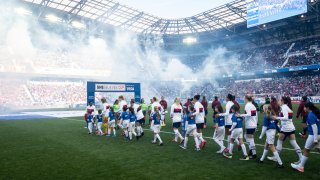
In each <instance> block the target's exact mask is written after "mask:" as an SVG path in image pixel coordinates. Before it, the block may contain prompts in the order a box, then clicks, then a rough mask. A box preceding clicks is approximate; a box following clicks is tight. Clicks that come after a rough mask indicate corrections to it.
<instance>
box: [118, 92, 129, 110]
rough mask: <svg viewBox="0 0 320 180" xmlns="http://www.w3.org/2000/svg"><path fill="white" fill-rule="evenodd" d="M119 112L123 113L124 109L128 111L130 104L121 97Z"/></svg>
mask: <svg viewBox="0 0 320 180" xmlns="http://www.w3.org/2000/svg"><path fill="white" fill-rule="evenodd" d="M118 99H119V110H120V112H122V110H123V107H126V109H127V110H128V103H127V101H125V100H124V97H123V96H122V95H121V96H119V98H118Z"/></svg>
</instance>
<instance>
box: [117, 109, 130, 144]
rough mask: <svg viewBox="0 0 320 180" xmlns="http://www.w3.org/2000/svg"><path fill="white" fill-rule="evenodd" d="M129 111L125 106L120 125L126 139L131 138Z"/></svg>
mask: <svg viewBox="0 0 320 180" xmlns="http://www.w3.org/2000/svg"><path fill="white" fill-rule="evenodd" d="M127 110H128V108H127V106H123V108H122V113H121V116H120V124H119V125H120V127H121V128H122V129H123V131H124V134H125V137H126V138H127V139H128V138H129V134H128V129H129V125H130V117H129V113H128V111H127Z"/></svg>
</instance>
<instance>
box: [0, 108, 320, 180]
mask: <svg viewBox="0 0 320 180" xmlns="http://www.w3.org/2000/svg"><path fill="white" fill-rule="evenodd" d="M242 108H243V107H242ZM296 108H297V106H296V105H295V106H294V111H295V112H296ZM207 117H208V126H207V129H205V132H204V136H206V137H212V134H213V132H214V129H213V128H212V118H211V117H212V112H211V111H210V112H209V114H208V116H207ZM168 119H169V118H168V116H167V120H168ZM259 121H260V127H259V132H257V133H256V138H255V139H256V143H257V144H264V140H265V139H263V140H259V139H258V136H259V135H260V130H261V124H262V122H261V121H262V114H259ZM170 124H171V122H170V121H167V126H166V127H163V128H162V129H161V130H162V131H165V132H168V133H161V137H162V139H163V140H164V143H165V144H164V146H158V145H153V144H151V140H152V138H153V134H152V133H151V132H150V131H148V130H146V131H145V136H144V137H143V138H141V139H139V140H138V141H136V140H133V141H126V140H124V138H123V137H122V136H120V133H119V131H118V132H117V134H118V136H117V137H106V136H103V137H100V136H95V135H88V134H87V129H85V128H84V125H85V123H84V120H83V117H78V118H54V119H31V120H1V121H0V136H1V138H0V143H1V147H0V149H1V153H0V159H1V163H0V179H140V180H141V179H214V178H220V179H222V178H224V179H231V178H232V179H319V177H320V163H319V162H320V154H319V153H313V154H311V156H310V158H309V161H308V162H307V164H306V167H305V173H299V172H295V171H294V170H292V169H291V166H290V163H291V162H294V161H296V160H297V158H298V157H297V155H296V153H295V152H294V151H292V150H288V149H284V150H283V151H282V153H281V158H282V160H283V162H284V165H285V168H284V169H276V168H275V163H274V162H271V161H268V160H265V162H264V164H258V163H257V162H256V160H250V161H240V160H239V158H240V157H241V156H242V152H237V150H236V148H235V150H234V157H233V159H227V158H224V157H223V156H222V155H218V154H216V153H215V152H216V151H217V150H218V146H217V145H216V144H215V143H214V142H213V140H210V139H207V142H208V143H207V145H206V148H205V149H204V150H203V151H200V152H196V151H194V149H193V138H190V141H189V149H187V150H183V149H181V148H180V147H179V145H178V144H176V143H173V142H171V139H172V138H173V135H172V134H171V132H172V129H171V125H170ZM295 124H296V129H297V131H296V134H297V133H298V132H299V131H300V130H301V126H300V120H296V119H295ZM145 128H146V129H148V127H145ZM169 132H170V133H169ZM264 138H265V137H264ZM297 139H298V140H297V141H298V144H299V145H300V147H301V148H303V147H304V140H302V139H301V138H300V137H297ZM284 147H285V148H289V149H291V146H290V143H289V141H286V142H285V143H284ZM257 153H258V156H259V155H260V154H261V153H262V147H261V146H259V145H258V146H257ZM269 155H271V152H270V153H269Z"/></svg>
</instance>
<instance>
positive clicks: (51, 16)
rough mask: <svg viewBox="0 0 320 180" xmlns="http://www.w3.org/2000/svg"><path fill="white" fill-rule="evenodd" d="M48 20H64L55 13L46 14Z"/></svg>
mask: <svg viewBox="0 0 320 180" xmlns="http://www.w3.org/2000/svg"><path fill="white" fill-rule="evenodd" d="M46 20H48V21H51V22H62V20H61V18H59V17H57V16H55V15H53V14H48V15H46Z"/></svg>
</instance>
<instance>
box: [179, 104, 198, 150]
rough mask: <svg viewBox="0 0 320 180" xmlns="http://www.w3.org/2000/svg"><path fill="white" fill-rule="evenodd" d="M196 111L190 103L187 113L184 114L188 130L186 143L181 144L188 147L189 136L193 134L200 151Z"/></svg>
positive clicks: (185, 138)
mask: <svg viewBox="0 0 320 180" xmlns="http://www.w3.org/2000/svg"><path fill="white" fill-rule="evenodd" d="M194 112H195V109H194V106H193V105H192V104H191V103H190V104H189V106H188V107H187V109H186V113H185V115H184V118H186V125H185V126H186V127H187V131H186V134H185V136H184V143H183V145H180V147H181V148H182V149H187V145H188V137H189V136H190V135H191V136H193V138H194V142H195V143H196V149H195V150H196V151H200V144H199V141H198V137H199V134H198V133H197V126H196V120H195V116H194V115H193V113H194Z"/></svg>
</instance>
